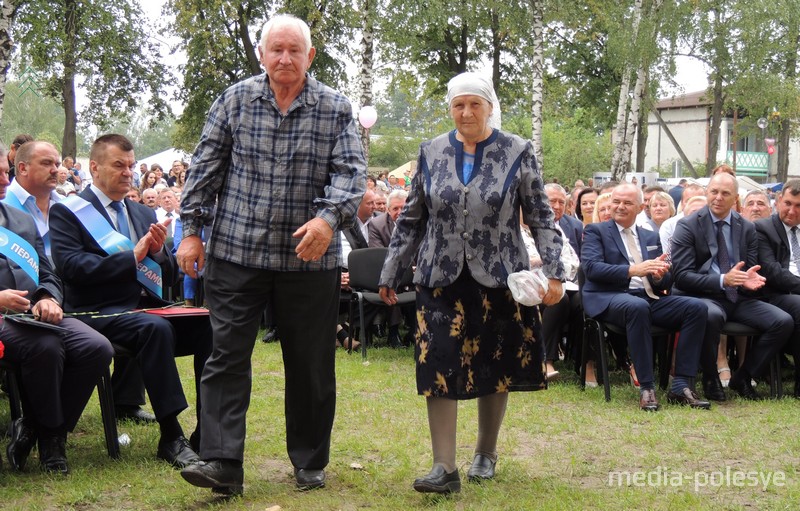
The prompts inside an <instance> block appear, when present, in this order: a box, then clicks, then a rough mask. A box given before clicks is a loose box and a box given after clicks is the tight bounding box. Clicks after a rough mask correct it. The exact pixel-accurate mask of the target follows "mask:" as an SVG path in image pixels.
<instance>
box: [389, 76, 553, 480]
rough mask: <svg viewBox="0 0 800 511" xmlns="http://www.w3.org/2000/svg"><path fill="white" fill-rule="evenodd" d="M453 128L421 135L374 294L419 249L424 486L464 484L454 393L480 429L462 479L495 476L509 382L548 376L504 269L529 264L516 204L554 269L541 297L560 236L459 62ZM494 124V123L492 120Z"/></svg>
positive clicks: (392, 282) (535, 176)
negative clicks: (474, 406)
mask: <svg viewBox="0 0 800 511" xmlns="http://www.w3.org/2000/svg"><path fill="white" fill-rule="evenodd" d="M447 101H448V106H449V108H450V115H451V117H452V119H453V121H454V123H455V128H456V129H455V130H453V131H450V132H449V133H445V134H443V135H440V136H439V137H437V138H435V139H433V140H431V141H428V142H424V143H423V144H422V145H421V146H420V154H419V163H418V165H417V169H418V170H417V172H416V174H415V175H414V180H413V182H412V187H411V193H410V195H409V197H408V202H407V203H406V208H405V210H404V211H403V215H401V216H400V218H399V219H398V220H397V224H396V227H395V231H394V234H393V236H392V241H391V243H390V246H389V253H388V254H387V258H386V262H385V263H384V267H383V271H382V273H381V278H380V295H381V297H382V298H383V300H384V302H386V304H388V305H394V304H395V303H396V301H397V298H396V297H397V295H396V293H395V290H394V289H395V287H396V286H397V283H398V282H399V281H400V279H401V277H402V275H403V273H404V272H405V271H406V269H407V268H408V267H409V266H410V265H411V262H412V260H416V265H417V266H416V271H415V272H414V282H415V284H417V318H418V327H417V332H416V335H417V338H416V347H415V355H416V356H415V360H416V364H417V391H418V393H419V394H420V395H423V396H425V398H426V403H427V409H428V425H429V427H430V434H431V444H432V450H433V468H432V469H431V471H430V473H428V474H427V475H425V476H424V477H420V478H418V479H417V480H416V481H414V489H415V490H417V491H420V492H433V493H450V492H457V491H459V490H460V489H461V478H460V476H459V473H458V467H457V465H456V423H457V421H456V418H457V410H458V406H457V405H458V400H462V399H472V398H477V401H478V440H477V445H476V447H475V456H474V459H473V461H472V466H471V467H470V469H469V472H468V473H467V477H468V479H469V480H470V481H481V480H485V479H491V478H493V477H494V474H495V464H496V462H497V452H496V446H497V436H498V434H499V431H500V426H501V424H502V421H503V416H504V414H505V409H506V404H507V401H508V393H509V392H510V391H529V390H538V389H543V388H545V387H546V383H545V380H544V375H543V374H542V366H543V364H542V352H543V350H542V346H541V341H540V340H539V339H537V338H536V337H535V336H534V332H536V331H538V325H537V324H536V321H537V320H536V311H535V309H534V308H531V307H524V306H521V305H519V304H518V303H516V302H514V300H513V299H512V298H511V293H510V291H509V290H508V287H507V283H506V279H507V277H508V275H509V274H510V273H513V272H516V271H520V270H523V269H526V268H527V267H528V266H529V263H528V255H527V252H526V250H525V248H524V244H523V242H522V235H521V231H520V221H519V211H520V208H521V209H522V217H523V220H524V222H525V223H526V224H527V225H528V226H530V228H531V231H532V233H533V237H534V239H535V240H536V245H537V248H538V249H539V254H540V256H541V259H542V268H543V271H544V274H545V275H546V276H547V277H548V278H549V279H550V280H549V289H548V292H547V294H546V295H545V297H544V301H543V303H545V304H546V305H552V304H554V303H556V302H557V301H558V300H559V299H560V298H561V294H562V287H561V280H562V278H563V274H564V269H563V266H562V264H561V261H560V259H559V255H560V253H561V247H562V239H561V236H560V235H559V234H558V231H557V230H556V228H555V224H554V221H553V219H554V216H553V211H552V210H551V209H550V207H549V204H548V200H547V195H546V194H545V192H544V185H543V182H542V177H541V173H540V171H539V169H538V166H537V164H536V159H535V158H534V155H533V147H532V146H531V143H530V142H529V141H525V140H523V139H522V138H520V137H517V136H515V135H511V134H508V133H505V132H502V131H500V130H499V129H498V126H499V116H500V107H499V105H498V104H497V99H496V96H495V93H494V89H493V87H492V84H491V82H490V81H489V80H486V79H485V78H483V77H482V76H480V75H478V74H476V73H463V74H460V75H458V76H456V77H455V78H453V79H452V80H450V83H449V84H448V87H447ZM495 122H496V123H497V124H494V123H495Z"/></svg>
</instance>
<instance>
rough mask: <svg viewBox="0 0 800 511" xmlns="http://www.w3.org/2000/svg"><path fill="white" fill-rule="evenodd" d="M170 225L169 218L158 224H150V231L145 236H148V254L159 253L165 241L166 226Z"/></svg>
mask: <svg viewBox="0 0 800 511" xmlns="http://www.w3.org/2000/svg"><path fill="white" fill-rule="evenodd" d="M171 223H172V219H171V218H167V219H165V220H164V221H163V222H162V223H160V224H150V230H149V231H147V234H148V235H150V254H155V253H157V252H159V251H160V250H161V249H162V248H163V247H164V243H165V242H166V241H167V226H168V225H169V224H171Z"/></svg>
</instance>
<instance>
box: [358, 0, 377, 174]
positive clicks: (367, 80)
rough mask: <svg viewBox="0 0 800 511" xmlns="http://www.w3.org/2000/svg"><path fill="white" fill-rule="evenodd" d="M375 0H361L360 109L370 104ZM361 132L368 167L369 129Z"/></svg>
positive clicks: (373, 61) (373, 53)
mask: <svg viewBox="0 0 800 511" xmlns="http://www.w3.org/2000/svg"><path fill="white" fill-rule="evenodd" d="M375 1H376V0H361V107H365V106H367V105H371V104H372V83H373V80H374V65H375V60H374V56H375V49H374V47H373V38H374V23H373V20H374V17H373V11H374V9H375ZM359 129H360V130H361V146H362V147H363V148H364V158H365V159H366V160H367V166H369V129H365V128H364V127H363V126H360V125H359Z"/></svg>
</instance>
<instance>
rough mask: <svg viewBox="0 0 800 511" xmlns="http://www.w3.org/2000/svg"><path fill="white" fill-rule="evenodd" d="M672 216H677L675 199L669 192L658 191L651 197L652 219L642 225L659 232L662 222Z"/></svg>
mask: <svg viewBox="0 0 800 511" xmlns="http://www.w3.org/2000/svg"><path fill="white" fill-rule="evenodd" d="M672 216H675V201H673V200H672V197H670V195H669V194H668V193H667V192H656V193H654V194H653V196H652V197H650V220H649V221H648V222H647V223H646V224H644V225H642V227H644V228H645V229H650V230H651V231H654V232H658V230H659V229H660V228H661V224H663V223H664V221H665V220H666V219H667V218H670V217H672Z"/></svg>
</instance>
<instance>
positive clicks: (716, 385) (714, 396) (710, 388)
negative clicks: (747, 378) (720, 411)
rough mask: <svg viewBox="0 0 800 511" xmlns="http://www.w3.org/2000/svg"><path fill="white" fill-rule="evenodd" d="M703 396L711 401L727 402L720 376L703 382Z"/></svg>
mask: <svg viewBox="0 0 800 511" xmlns="http://www.w3.org/2000/svg"><path fill="white" fill-rule="evenodd" d="M729 385H730V384H729ZM703 395H704V396H706V399H708V400H709V401H725V399H726V398H725V391H724V390H723V389H722V382H721V381H719V376H716V375H715V376H714V377H713V378H709V379H707V380H703Z"/></svg>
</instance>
